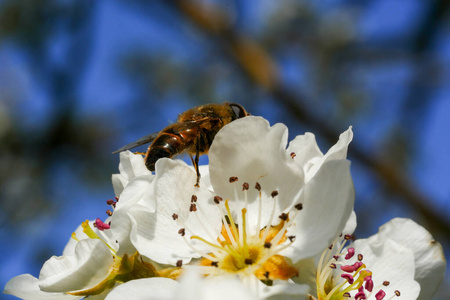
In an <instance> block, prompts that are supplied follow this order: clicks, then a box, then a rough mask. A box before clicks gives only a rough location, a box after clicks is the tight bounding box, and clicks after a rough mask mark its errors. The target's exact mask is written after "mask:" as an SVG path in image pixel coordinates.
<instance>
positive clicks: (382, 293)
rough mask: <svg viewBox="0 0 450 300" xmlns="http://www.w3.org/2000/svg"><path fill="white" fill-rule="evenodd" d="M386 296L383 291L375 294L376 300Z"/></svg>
mask: <svg viewBox="0 0 450 300" xmlns="http://www.w3.org/2000/svg"><path fill="white" fill-rule="evenodd" d="M385 296H386V293H385V292H384V291H383V290H380V291H379V292H378V293H376V294H375V299H376V300H382V299H383V298H384V297H385Z"/></svg>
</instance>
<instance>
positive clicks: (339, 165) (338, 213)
mask: <svg viewBox="0 0 450 300" xmlns="http://www.w3.org/2000/svg"><path fill="white" fill-rule="evenodd" d="M354 199H355V192H354V188H353V181H352V178H351V176H350V162H349V161H346V160H333V161H329V162H326V163H325V164H324V165H323V166H322V168H321V169H320V170H319V171H318V172H317V174H316V175H315V176H314V177H313V179H311V181H309V182H308V183H307V185H306V186H305V191H304V200H303V201H304V202H303V210H301V211H299V213H298V215H297V218H296V219H295V222H294V226H291V227H289V229H288V234H289V235H294V236H295V240H294V242H293V245H292V246H291V247H288V248H287V249H286V250H285V251H286V252H284V255H286V256H288V257H289V258H291V259H292V260H293V261H294V262H297V261H298V260H300V259H304V258H307V257H311V256H313V255H315V254H317V253H319V252H322V251H323V249H325V248H326V247H328V246H329V245H330V244H331V242H332V241H333V239H335V237H336V236H338V235H339V234H340V233H341V232H342V230H343V229H344V226H345V224H346V222H347V220H348V218H349V216H350V214H351V212H352V209H353V203H354Z"/></svg>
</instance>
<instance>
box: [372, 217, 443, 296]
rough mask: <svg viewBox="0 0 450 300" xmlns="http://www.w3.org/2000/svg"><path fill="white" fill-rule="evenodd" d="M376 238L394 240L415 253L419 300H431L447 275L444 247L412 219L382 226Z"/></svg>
mask: <svg viewBox="0 0 450 300" xmlns="http://www.w3.org/2000/svg"><path fill="white" fill-rule="evenodd" d="M376 236H378V238H379V239H386V238H389V239H391V240H394V241H395V242H397V243H399V244H401V245H403V246H405V247H407V248H409V249H411V250H412V251H413V253H414V259H415V266H416V271H415V276H414V279H415V280H416V281H418V282H419V283H420V286H421V292H420V296H419V298H418V299H420V300H425V299H431V298H432V296H433V294H434V293H435V292H436V290H437V289H438V287H439V285H440V284H441V282H442V280H443V278H444V274H445V267H446V261H445V257H444V252H443V249H442V246H441V245H440V244H439V243H438V242H436V241H435V240H434V239H433V237H432V236H431V234H430V233H429V232H428V231H427V230H426V229H425V228H423V227H422V226H420V225H418V224H417V223H415V222H414V221H412V220H410V219H402V218H396V219H393V220H391V221H389V222H388V223H386V224H384V225H383V226H381V227H380V231H379V233H378V234H377V235H376Z"/></svg>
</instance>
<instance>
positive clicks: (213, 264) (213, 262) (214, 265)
mask: <svg viewBox="0 0 450 300" xmlns="http://www.w3.org/2000/svg"><path fill="white" fill-rule="evenodd" d="M211 266H213V267H216V268H217V267H219V262H218V261H212V262H211Z"/></svg>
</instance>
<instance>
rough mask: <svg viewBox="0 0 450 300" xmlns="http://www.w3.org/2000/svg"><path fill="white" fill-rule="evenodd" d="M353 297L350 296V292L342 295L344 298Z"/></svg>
mask: <svg viewBox="0 0 450 300" xmlns="http://www.w3.org/2000/svg"><path fill="white" fill-rule="evenodd" d="M351 296H352V295H350V293H349V292H345V293H344V294H343V295H342V297H344V298H350V297H351Z"/></svg>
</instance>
